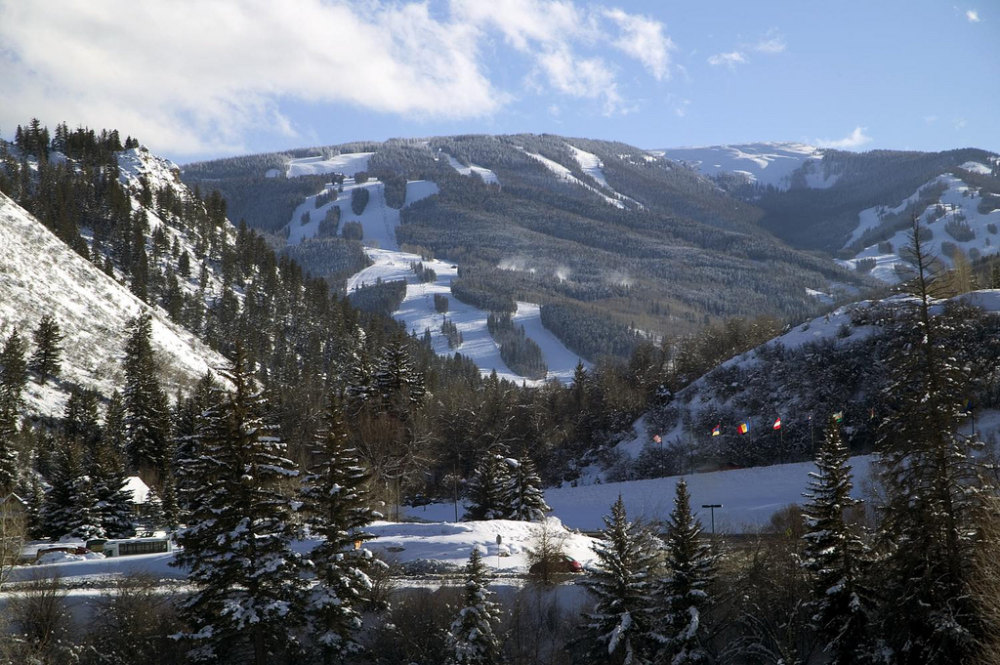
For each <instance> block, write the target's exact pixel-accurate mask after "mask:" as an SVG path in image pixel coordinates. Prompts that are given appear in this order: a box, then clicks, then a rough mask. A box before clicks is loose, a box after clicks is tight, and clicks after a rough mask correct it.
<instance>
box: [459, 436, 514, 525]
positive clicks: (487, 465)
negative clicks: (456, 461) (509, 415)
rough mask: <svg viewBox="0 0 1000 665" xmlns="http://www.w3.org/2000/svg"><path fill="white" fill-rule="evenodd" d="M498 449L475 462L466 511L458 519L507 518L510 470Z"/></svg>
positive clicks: (488, 452) (500, 450)
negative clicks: (477, 462)
mask: <svg viewBox="0 0 1000 665" xmlns="http://www.w3.org/2000/svg"><path fill="white" fill-rule="evenodd" d="M503 452H506V451H504V450H503V449H502V448H499V447H498V448H494V449H492V450H490V451H487V453H486V454H485V455H484V456H483V458H482V459H481V460H479V464H477V465H476V468H475V471H473V476H472V479H471V480H469V485H468V488H467V496H468V499H469V507H468V509H467V510H466V511H465V515H464V516H463V517H462V519H465V520H502V519H507V518H508V517H510V514H511V507H510V504H509V503H508V500H509V499H510V467H509V465H508V464H507V458H506V457H505V456H504V454H502V453H503Z"/></svg>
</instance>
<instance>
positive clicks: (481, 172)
mask: <svg viewBox="0 0 1000 665" xmlns="http://www.w3.org/2000/svg"><path fill="white" fill-rule="evenodd" d="M441 154H443V155H444V156H445V157H447V158H448V164H450V165H451V168H453V169H455V170H456V171H458V172H459V173H461V174H462V175H464V176H471V175H472V174H473V173H475V174H476V175H478V176H479V177H480V178H482V179H483V182H485V183H486V184H487V185H499V184H500V178H498V177H497V174H496V173H494V172H493V171H491V170H490V169H488V168H486V167H485V166H476V165H475V164H469V165H468V166H465V165H464V164H462V163H461V162H460V161H458V160H457V159H455V158H454V157H452V156H451V155H449V154H448V153H445V152H442V153H441Z"/></svg>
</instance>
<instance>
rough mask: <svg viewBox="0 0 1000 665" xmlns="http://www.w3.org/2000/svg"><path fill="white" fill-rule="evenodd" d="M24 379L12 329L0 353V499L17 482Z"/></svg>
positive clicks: (19, 341) (24, 367) (19, 345)
mask: <svg viewBox="0 0 1000 665" xmlns="http://www.w3.org/2000/svg"><path fill="white" fill-rule="evenodd" d="M27 376H28V375H27V365H26V363H25V360H24V340H23V339H21V336H20V334H18V332H17V328H15V329H14V330H13V332H11V334H10V337H8V338H7V341H6V342H5V343H4V346H3V350H2V351H0V496H4V495H6V494H7V493H8V492H10V491H12V490H13V488H14V483H15V482H16V481H17V473H18V455H17V447H16V442H15V438H16V437H17V433H18V429H19V428H18V424H19V420H20V418H21V416H20V413H21V408H22V406H23V397H22V394H21V393H22V391H23V390H24V386H25V383H26V381H27Z"/></svg>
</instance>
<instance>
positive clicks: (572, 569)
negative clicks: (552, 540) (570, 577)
mask: <svg viewBox="0 0 1000 665" xmlns="http://www.w3.org/2000/svg"><path fill="white" fill-rule="evenodd" d="M546 563H548V565H549V573H550V574H551V573H582V572H583V565H582V564H581V563H580V562H579V561H577V560H576V559H574V558H573V557H571V556H568V555H566V554H563V555H560V556H558V557H556V558H554V559H550V560H549V561H548V562H546V561H536V562H535V563H533V564H531V568H529V569H528V572H529V573H530V574H532V575H544V574H545V564H546Z"/></svg>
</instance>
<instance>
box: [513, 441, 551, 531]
mask: <svg viewBox="0 0 1000 665" xmlns="http://www.w3.org/2000/svg"><path fill="white" fill-rule="evenodd" d="M512 461H513V460H512ZM510 466H511V467H512V468H511V471H510V490H509V498H508V499H507V501H506V503H507V505H508V506H510V519H514V520H522V521H525V522H541V521H543V520H544V519H545V513H547V512H549V511H550V510H552V509H551V508H550V507H549V504H547V503H545V493H544V492H543V491H542V487H541V486H542V479H541V478H539V477H538V473H537V472H536V471H535V463H534V462H533V461H532V459H531V457H530V456H529V455H528V453H527V451H523V452H522V453H521V456H520V457H519V458H518V459H517V460H516V461H515V463H514V464H512V465H510Z"/></svg>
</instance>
